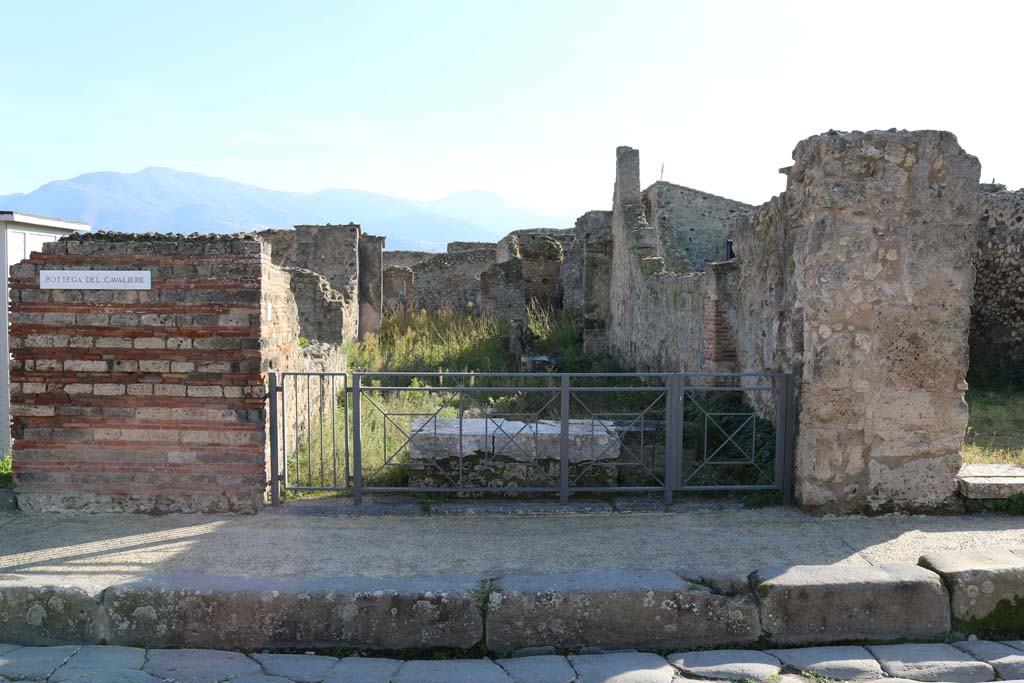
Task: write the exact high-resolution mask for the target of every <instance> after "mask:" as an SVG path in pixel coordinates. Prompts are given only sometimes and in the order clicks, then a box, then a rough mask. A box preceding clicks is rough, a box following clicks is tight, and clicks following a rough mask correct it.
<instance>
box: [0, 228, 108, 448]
mask: <svg viewBox="0 0 1024 683" xmlns="http://www.w3.org/2000/svg"><path fill="white" fill-rule="evenodd" d="M89 229H90V228H89V224H88V223H79V222H78V221H64V220H60V219H59V218H44V217H42V216H30V215H28V214H25V213H17V212H16V211H0V230H3V235H0V237H2V239H0V249H2V250H3V251H4V259H3V261H4V263H6V264H7V265H6V266H5V267H4V268H3V269H2V270H3V278H2V280H3V282H2V284H3V291H5V292H6V291H7V276H8V275H9V274H10V267H11V266H12V265H14V264H15V263H18V262H19V261H21V260H22V259H25V258H28V256H29V255H30V254H31V253H32V252H33V251H40V250H41V249H42V246H43V244H44V243H45V242H52V241H54V240H56V239H58V238H60V237H61V236H63V235H67V234H69V233H72V232H82V231H86V230H89ZM2 309H3V333H2V334H0V358H10V353H11V350H10V342H9V341H8V336H7V331H8V328H7V306H3V307H2ZM9 443H11V378H10V372H9V368H8V364H7V363H3V369H2V370H0V449H5V448H6V447H7V446H6V445H7V444H9Z"/></svg>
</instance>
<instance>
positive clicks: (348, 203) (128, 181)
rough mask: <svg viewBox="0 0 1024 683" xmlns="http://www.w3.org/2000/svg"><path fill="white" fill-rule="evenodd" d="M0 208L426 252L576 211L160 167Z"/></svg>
mask: <svg viewBox="0 0 1024 683" xmlns="http://www.w3.org/2000/svg"><path fill="white" fill-rule="evenodd" d="M0 211H20V212H22V213H30V214H36V215H40V216H50V217H53V218H63V219H66V220H76V221H85V222H87V223H90V224H92V226H93V229H94V230H118V231H124V232H183V233H192V232H201V233H208V232H219V233H229V232H241V231H249V230H257V229H263V228H268V227H269V228H288V227H291V226H292V225H296V224H301V223H348V222H352V223H358V224H360V225H361V226H362V227H363V230H364V232H368V233H371V234H374V235H384V236H386V237H387V248H388V249H422V250H428V251H430V250H443V248H444V245H445V244H446V243H447V242H451V241H456V240H465V241H491V240H495V239H497V238H499V237H501V236H503V235H505V234H506V233H508V232H509V231H511V230H516V229H519V228H536V227H570V226H571V225H572V218H571V217H567V216H554V215H546V214H544V213H542V212H538V211H534V210H531V209H528V208H525V207H521V206H518V205H515V204H513V203H511V202H509V201H507V200H505V199H503V198H501V197H499V196H498V195H496V194H492V193H490V192H476V191H473V192H457V193H454V194H451V195H449V196H447V197H445V198H443V199H438V200H434V201H426V202H424V201H415V200H411V199H401V198H398V197H391V196H388V195H383V194H376V193H373V192H363V191H360V190H321V191H319V192H311V193H305V192H282V191H279V190H267V189H264V188H261V187H256V186H253V185H245V184H243V183H238V182H234V181H232V180H226V179H224V178H214V177H211V176H205V175H201V174H199V173H186V172H184V171H176V170H174V169H171V168H158V167H150V168H146V169H143V170H141V171H139V172H138V173H112V172H101V173H86V174H84V175H80V176H78V177H76V178H72V179H70V180H56V181H53V182H50V183H46V184H45V185H43V186H41V187H39V188H38V189H36V190H34V191H32V192H29V193H28V194H22V193H18V194H10V195H0Z"/></svg>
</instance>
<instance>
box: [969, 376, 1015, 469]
mask: <svg viewBox="0 0 1024 683" xmlns="http://www.w3.org/2000/svg"><path fill="white" fill-rule="evenodd" d="M970 387H971V388H970V390H968V392H967V405H968V408H969V410H970V419H969V421H968V426H967V437H966V439H965V441H964V462H968V463H1013V464H1016V465H1024V368H1018V371H1015V370H1014V369H1013V368H1004V369H1001V370H1000V371H999V372H995V371H992V370H987V371H986V370H984V369H979V370H977V371H975V370H972V373H971V377H970Z"/></svg>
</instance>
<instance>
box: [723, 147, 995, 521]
mask: <svg viewBox="0 0 1024 683" xmlns="http://www.w3.org/2000/svg"><path fill="white" fill-rule="evenodd" d="M793 156H794V165H793V166H792V168H790V169H789V170H788V183H787V189H786V192H785V194H784V196H782V197H780V198H777V199H775V200H773V201H772V202H769V204H767V205H765V206H764V207H761V208H760V209H758V210H757V211H756V212H755V214H754V215H752V216H751V217H750V219H749V220H748V221H747V222H746V223H744V224H743V225H741V226H740V227H739V229H738V230H737V233H736V246H737V249H736V252H737V260H738V261H739V264H740V267H741V269H742V274H741V278H740V292H741V296H740V302H739V304H738V314H737V317H738V324H737V326H736V339H737V347H738V355H739V358H740V364H741V367H742V369H745V370H748V369H749V370H758V369H773V370H793V371H795V372H796V374H797V378H798V391H799V408H798V423H799V424H798V439H797V446H796V482H797V491H796V492H797V496H798V498H799V499H800V501H801V503H802V504H803V505H804V506H806V507H809V508H812V509H818V510H823V511H836V512H852V511H863V510H869V511H885V510H927V509H937V508H943V507H946V506H948V505H950V504H951V503H952V501H953V499H954V496H955V491H956V479H955V478H956V474H957V472H958V470H959V468H960V463H961V460H960V447H961V445H962V439H963V436H964V430H965V428H966V422H967V411H966V404H965V403H964V399H963V392H964V389H965V387H966V384H965V381H964V379H965V376H966V371H967V335H968V324H969V319H970V306H971V301H972V296H973V288H974V268H973V266H972V264H971V255H972V252H973V249H974V243H975V230H976V223H977V216H978V199H977V187H978V185H977V183H978V175H979V164H978V161H977V159H975V158H974V157H972V156H970V155H968V154H966V153H965V152H964V151H963V150H962V149H961V148H960V146H959V145H958V144H957V141H956V138H955V137H954V136H953V135H951V134H949V133H943V132H938V131H917V132H906V131H901V132H896V131H890V132H882V131H872V132H869V133H859V132H855V133H844V134H826V135H818V136H815V137H812V138H809V139H807V140H805V141H803V142H801V143H800V144H799V145H797V147H796V150H795V151H794V155H793Z"/></svg>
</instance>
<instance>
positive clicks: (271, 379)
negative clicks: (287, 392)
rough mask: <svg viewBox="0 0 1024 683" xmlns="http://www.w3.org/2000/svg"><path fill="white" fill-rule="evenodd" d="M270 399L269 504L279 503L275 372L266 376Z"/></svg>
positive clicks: (279, 470)
mask: <svg viewBox="0 0 1024 683" xmlns="http://www.w3.org/2000/svg"><path fill="white" fill-rule="evenodd" d="M267 380H268V383H269V387H268V388H269V394H270V396H269V399H270V504H271V505H273V506H275V507H276V506H278V505H280V504H281V463H280V462H279V458H278V452H277V373H276V372H271V373H269V375H268V377H267Z"/></svg>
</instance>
